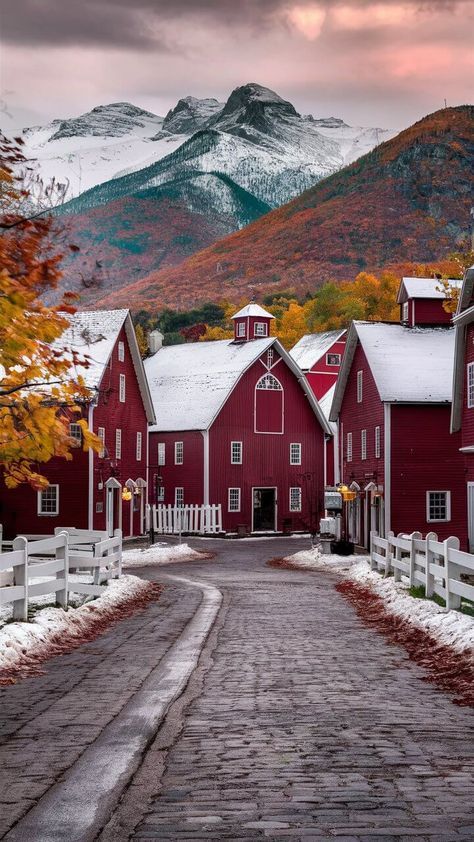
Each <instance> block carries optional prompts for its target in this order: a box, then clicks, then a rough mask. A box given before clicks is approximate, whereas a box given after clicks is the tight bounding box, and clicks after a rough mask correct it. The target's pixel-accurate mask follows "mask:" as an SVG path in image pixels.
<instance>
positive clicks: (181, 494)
mask: <svg viewBox="0 0 474 842" xmlns="http://www.w3.org/2000/svg"><path fill="white" fill-rule="evenodd" d="M178 497H179V498H181V499H180V500H178ZM174 504H175V506H176V508H178V509H182V508H183V506H184V488H183V486H182V485H178V486H177V487H176V488H175V490H174Z"/></svg>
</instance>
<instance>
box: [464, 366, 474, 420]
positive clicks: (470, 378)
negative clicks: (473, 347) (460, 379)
mask: <svg viewBox="0 0 474 842" xmlns="http://www.w3.org/2000/svg"><path fill="white" fill-rule="evenodd" d="M466 370H467V379H466V392H467V408H468V409H472V408H473V407H474V363H468V364H467V368H466Z"/></svg>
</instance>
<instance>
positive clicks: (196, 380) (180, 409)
mask: <svg viewBox="0 0 474 842" xmlns="http://www.w3.org/2000/svg"><path fill="white" fill-rule="evenodd" d="M271 347H274V348H275V350H276V351H277V352H278V354H279V355H280V356H281V357H282V358H283V360H284V361H285V362H286V364H287V365H288V367H289V368H290V369H291V371H292V372H293V373H294V374H295V375H296V377H297V378H298V380H299V381H300V385H301V387H302V389H303V391H304V392H305V394H306V396H307V398H308V400H309V402H310V404H311V408H312V409H313V411H314V413H315V415H316V416H317V418H318V420H319V422H320V424H321V426H322V427H323V429H324V431H325V432H327V433H330V432H331V431H330V429H329V426H328V423H327V421H326V419H325V417H324V415H323V413H322V412H321V409H320V408H319V405H318V403H317V401H316V400H315V398H314V396H313V394H312V392H311V389H310V387H309V384H308V382H307V380H306V378H305V377H304V376H303V373H302V372H301V370H300V369H299V368H298V366H297V365H296V364H295V363H294V361H293V360H292V359H291V357H290V356H289V354H288V353H287V351H285V349H284V348H283V346H282V345H281V344H280V342H279V341H278V339H275V338H274V337H267V338H265V339H254V340H253V341H251V342H234V341H232V340H228V339H224V340H220V341H217V342H193V343H188V344H185V345H169V346H166V347H165V348H161V349H160V350H159V351H158V352H157V353H156V354H154V356H152V357H149V358H148V359H147V360H145V372H146V375H147V378H148V382H149V385H150V391H151V396H152V399H153V403H154V407H155V415H156V424H155V425H154V426H153V427H152V428H151V432H175V431H176V432H177V431H179V430H182V431H184V430H208V429H209V427H210V426H211V424H212V423H213V421H214V419H215V418H216V416H217V415H218V414H219V412H220V410H221V409H222V407H223V405H224V404H225V402H226V400H227V398H228V397H229V396H230V394H231V392H232V391H233V389H234V388H235V386H236V385H237V383H238V382H239V380H240V378H241V377H242V376H243V375H244V374H245V372H246V371H247V370H248V369H249V368H250V366H251V365H253V363H254V362H256V360H258V359H259V357H260V356H261V355H262V354H263V353H264V352H265V351H267V350H268V349H269V348H271ZM262 373H263V369H262Z"/></svg>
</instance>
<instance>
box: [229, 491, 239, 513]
mask: <svg viewBox="0 0 474 842" xmlns="http://www.w3.org/2000/svg"><path fill="white" fill-rule="evenodd" d="M241 496H242V495H241V490H240V488H228V489H227V511H228V512H240V506H241Z"/></svg>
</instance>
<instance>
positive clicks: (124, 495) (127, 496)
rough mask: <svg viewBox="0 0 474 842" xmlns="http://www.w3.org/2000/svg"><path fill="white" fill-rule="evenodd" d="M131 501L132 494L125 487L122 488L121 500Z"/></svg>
mask: <svg viewBox="0 0 474 842" xmlns="http://www.w3.org/2000/svg"><path fill="white" fill-rule="evenodd" d="M131 499H132V492H131V491H129V489H128V488H127V487H126V486H125V487H124V488H122V500H125V501H129V500H131Z"/></svg>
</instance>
